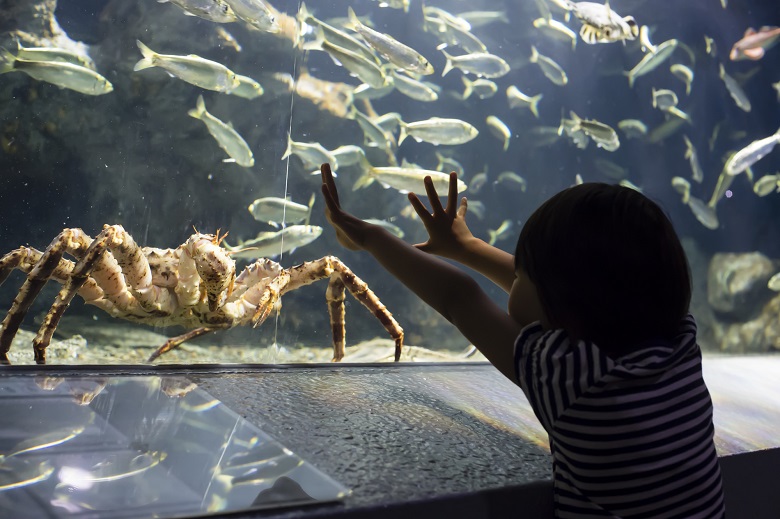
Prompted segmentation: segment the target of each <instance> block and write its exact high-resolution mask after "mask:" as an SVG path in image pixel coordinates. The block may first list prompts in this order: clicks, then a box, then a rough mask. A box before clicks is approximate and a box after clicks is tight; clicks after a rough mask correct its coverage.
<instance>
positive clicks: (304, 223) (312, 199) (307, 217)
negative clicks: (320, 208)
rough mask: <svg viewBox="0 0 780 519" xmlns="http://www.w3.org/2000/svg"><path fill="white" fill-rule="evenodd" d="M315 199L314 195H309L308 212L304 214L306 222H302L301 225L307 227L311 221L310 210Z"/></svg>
mask: <svg viewBox="0 0 780 519" xmlns="http://www.w3.org/2000/svg"><path fill="white" fill-rule="evenodd" d="M315 198H317V197H316V196H315V195H314V193H312V194H311V198H309V212H308V213H306V221H305V222H303V225H309V220H311V209H312V207H314V199H315Z"/></svg>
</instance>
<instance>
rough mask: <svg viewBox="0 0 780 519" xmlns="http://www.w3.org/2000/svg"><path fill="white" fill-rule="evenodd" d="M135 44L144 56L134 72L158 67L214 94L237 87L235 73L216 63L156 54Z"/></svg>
mask: <svg viewBox="0 0 780 519" xmlns="http://www.w3.org/2000/svg"><path fill="white" fill-rule="evenodd" d="M135 43H136V44H137V45H138V48H139V49H140V50H141V54H143V56H144V57H143V59H142V60H140V61H139V62H138V63H136V64H135V66H134V67H133V71H135V72H138V71H139V70H144V69H147V68H151V67H160V68H162V69H164V70H165V71H166V72H169V73H170V74H172V75H174V76H176V77H178V78H179V79H181V80H183V81H186V82H187V83H190V84H192V85H195V86H199V87H201V88H205V89H206V90H214V91H216V92H230V91H231V90H233V89H234V88H236V87H237V86H238V85H239V81H238V78H237V77H236V73H235V72H233V71H232V70H230V69H229V68H227V67H226V66H224V65H222V64H220V63H217V62H216V61H211V60H208V59H204V58H201V57H200V56H196V55H195V54H190V55H189V56H176V55H173V54H158V53H156V52H154V51H153V50H152V49H150V48H149V47H147V46H146V45H144V44H143V43H142V42H141V41H140V40H136V41H135Z"/></svg>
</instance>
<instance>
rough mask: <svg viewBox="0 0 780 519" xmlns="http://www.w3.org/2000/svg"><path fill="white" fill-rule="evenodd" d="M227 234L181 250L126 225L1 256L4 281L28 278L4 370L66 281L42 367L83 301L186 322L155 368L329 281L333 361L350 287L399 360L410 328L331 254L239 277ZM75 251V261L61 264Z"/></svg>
mask: <svg viewBox="0 0 780 519" xmlns="http://www.w3.org/2000/svg"><path fill="white" fill-rule="evenodd" d="M222 238H224V236H222V237H220V236H219V231H217V234H201V233H199V232H197V230H196V231H195V234H193V235H192V236H190V238H189V239H188V240H187V241H186V242H184V244H182V245H181V246H179V247H178V248H175V249H157V248H154V247H140V246H138V245H137V244H136V243H135V241H134V240H133V238H132V236H130V234H129V233H128V232H127V231H125V230H124V229H123V228H122V226H121V225H105V226H104V227H103V231H102V232H101V233H100V234H98V235H97V236H96V237H95V239H92V238H91V237H89V236H87V235H86V234H85V233H84V231H82V230H81V229H64V230H63V231H62V232H61V233H60V234H59V235H57V237H56V238H55V239H54V240H53V241H52V242H51V244H50V245H49V246H48V247H47V248H46V250H45V251H44V252H40V251H38V250H36V249H34V248H32V247H19V248H18V249H16V250H13V251H11V252H9V253H8V254H6V255H5V256H3V257H2V258H0V284H2V283H3V281H5V280H6V279H7V278H8V276H9V274H10V273H11V272H12V271H13V270H14V269H20V270H22V271H24V272H26V273H27V279H26V280H25V282H24V284H23V285H22V287H21V289H20V290H19V293H18V294H17V296H16V298H15V299H14V302H13V304H12V306H11V309H10V310H9V311H8V314H7V315H6V316H5V319H4V320H3V323H2V331H1V332H0V363H4V364H9V361H8V350H9V349H10V347H11V341H12V340H13V338H14V336H15V335H16V332H17V331H18V329H19V325H20V324H21V322H22V320H23V319H24V317H25V315H26V313H27V311H28V310H29V308H30V305H32V303H33V301H34V300H35V297H36V296H37V295H38V293H40V291H41V289H42V288H43V286H44V285H45V284H46V282H47V281H48V280H49V279H54V280H55V281H57V282H59V283H61V284H63V287H62V289H61V290H60V292H59V294H58V296H57V298H56V300H55V301H54V304H53V305H52V307H51V309H50V310H49V312H48V313H47V314H46V317H45V318H44V320H43V324H42V325H41V327H40V330H39V331H38V334H37V335H36V337H35V339H34V340H33V349H34V353H35V361H36V362H37V363H38V364H45V363H46V347H47V346H48V345H49V342H50V341H51V337H52V335H53V334H54V331H55V329H56V328H57V324H58V323H59V320H60V318H61V317H62V315H63V313H64V312H65V310H66V309H67V307H68V305H69V304H70V302H71V300H72V299H73V297H74V296H75V295H76V294H78V295H79V296H81V297H82V298H83V299H84V300H85V301H86V302H87V303H89V304H92V305H95V306H97V307H99V308H101V309H103V310H105V311H106V312H108V313H109V314H111V315H113V316H114V317H120V318H122V319H127V320H128V321H134V322H138V323H144V324H149V325H152V326H171V325H182V326H184V327H187V328H194V329H193V330H191V331H189V332H187V333H185V334H183V335H180V336H177V337H173V338H171V339H170V340H168V341H167V342H166V343H165V344H163V345H162V346H161V347H160V348H159V349H157V350H156V351H155V352H154V353H153V354H152V356H151V357H150V358H149V362H152V361H154V360H155V359H156V358H157V357H159V356H160V355H162V354H163V353H165V352H167V351H170V350H172V349H174V348H176V347H177V346H179V345H180V344H182V343H183V342H185V341H187V340H189V339H192V338H194V337H198V336H200V335H203V334H205V333H207V332H209V331H212V330H218V329H227V328H232V327H234V326H238V325H246V324H250V323H251V324H252V326H255V327H256V326H259V325H260V324H262V323H263V321H265V319H266V318H267V317H268V316H269V315H270V314H271V311H272V310H273V308H274V307H275V306H276V305H277V304H278V302H279V299H280V298H281V296H282V295H284V294H285V293H287V292H290V291H291V290H295V289H297V288H300V287H302V286H305V285H309V284H311V283H313V282H315V281H318V280H320V279H324V278H329V282H328V288H327V291H326V295H325V298H326V300H327V303H328V311H329V313H330V323H331V329H332V332H333V360H334V361H339V360H341V358H342V357H343V356H344V297H345V289H346V290H349V292H350V293H351V294H352V295H353V296H354V297H355V298H356V299H357V300H358V301H360V302H361V303H363V305H365V306H366V307H367V308H368V309H369V310H370V311H371V312H372V313H373V314H374V315H375V316H376V318H377V319H379V321H380V322H381V323H382V325H383V326H384V327H385V329H386V330H387V331H388V332H389V333H390V336H391V337H392V338H393V339H394V340H395V360H396V361H397V360H398V359H399V358H400V355H401V347H402V345H403V336H404V333H403V330H402V329H401V327H400V326H399V324H398V323H397V322H396V320H395V319H394V318H393V316H392V315H391V314H390V312H389V311H388V310H387V308H386V307H385V306H384V305H383V304H382V302H381V301H380V300H379V298H377V296H376V295H375V294H374V293H373V292H372V291H371V289H369V288H368V285H367V284H366V283H365V282H364V281H362V280H361V279H360V278H358V277H357V276H356V275H355V274H354V273H353V272H352V271H351V270H350V269H349V267H347V266H346V265H344V263H343V262H342V261H341V260H340V259H338V258H336V257H334V256H325V257H324V258H320V259H318V260H315V261H309V262H306V263H303V264H301V265H297V266H294V267H291V268H289V269H285V268H282V266H281V265H279V264H278V263H276V262H274V261H271V260H269V259H267V258H263V259H260V260H257V261H255V262H254V263H252V264H250V265H249V266H247V267H246V268H244V270H243V271H242V272H241V273H240V274H239V275H236V263H235V261H234V260H232V259H231V258H230V256H229V253H228V251H226V250H225V249H224V248H222V247H221V246H220V243H221V241H222ZM64 254H69V255H70V256H72V257H73V258H75V260H76V261H75V262H74V261H71V260H68V259H65V258H63V255H64Z"/></svg>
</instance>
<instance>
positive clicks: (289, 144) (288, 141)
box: [282, 132, 293, 160]
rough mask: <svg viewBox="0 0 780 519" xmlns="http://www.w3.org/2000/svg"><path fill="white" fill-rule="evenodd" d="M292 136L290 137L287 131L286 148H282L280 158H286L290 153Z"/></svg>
mask: <svg viewBox="0 0 780 519" xmlns="http://www.w3.org/2000/svg"><path fill="white" fill-rule="evenodd" d="M292 143H293V140H292V137H290V133H289V132H288V133H287V149H286V150H284V155H282V160H284V159H286V158H287V157H289V156H290V155H292Z"/></svg>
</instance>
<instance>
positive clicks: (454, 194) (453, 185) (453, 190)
mask: <svg viewBox="0 0 780 519" xmlns="http://www.w3.org/2000/svg"><path fill="white" fill-rule="evenodd" d="M457 199H458V174H457V173H455V172H454V171H453V172H451V173H450V189H449V191H448V192H447V214H449V215H451V214H453V213H455V201H456V200H457Z"/></svg>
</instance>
